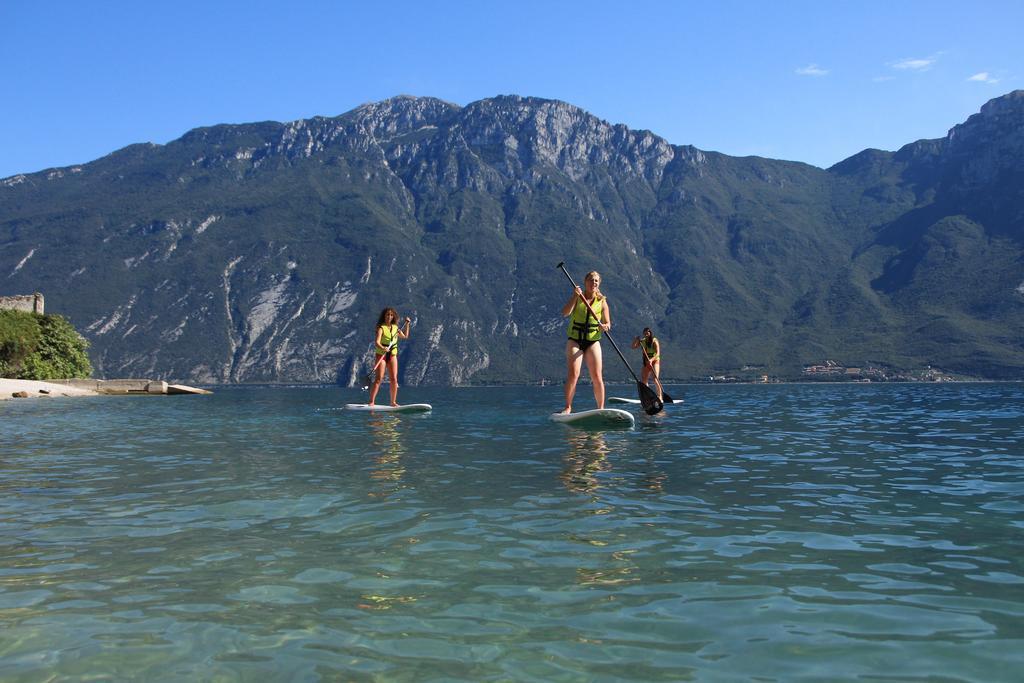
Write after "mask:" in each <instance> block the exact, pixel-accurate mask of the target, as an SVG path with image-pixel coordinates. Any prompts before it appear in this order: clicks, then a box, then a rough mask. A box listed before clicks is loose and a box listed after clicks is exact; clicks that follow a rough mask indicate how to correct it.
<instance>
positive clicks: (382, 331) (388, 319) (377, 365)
mask: <svg viewBox="0 0 1024 683" xmlns="http://www.w3.org/2000/svg"><path fill="white" fill-rule="evenodd" d="M411 323H412V319H411V318H409V317H408V316H406V318H405V329H402V328H400V327H399V326H398V313H397V312H395V309H393V308H391V307H388V308H385V309H384V310H383V311H381V312H380V318H379V319H378V320H377V337H376V339H374V345H375V349H374V352H375V357H374V363H373V369H374V376H373V386H371V387H370V405H371V406H372V405H373V404H374V401H375V400H376V399H377V392H378V391H379V390H380V383H381V382H382V381H383V380H384V370H385V368H386V369H387V373H388V376H389V377H390V378H391V405H393V406H397V405H398V340H399V339H408V338H409V325H410V324H411Z"/></svg>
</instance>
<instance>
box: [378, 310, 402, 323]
mask: <svg viewBox="0 0 1024 683" xmlns="http://www.w3.org/2000/svg"><path fill="white" fill-rule="evenodd" d="M388 313H390V314H391V315H393V316H395V324H396V325H397V324H398V311H396V310H395V309H393V308H391V307H390V306H388V307H387V308H385V309H384V310H383V311H381V312H380V317H379V318H377V327H383V326H384V325H387V324H388Z"/></svg>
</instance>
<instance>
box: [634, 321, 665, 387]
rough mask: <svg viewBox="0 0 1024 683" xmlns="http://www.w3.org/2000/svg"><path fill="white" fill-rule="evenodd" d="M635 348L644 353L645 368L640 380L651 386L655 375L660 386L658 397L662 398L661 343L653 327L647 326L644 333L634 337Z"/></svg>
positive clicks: (655, 379)
mask: <svg viewBox="0 0 1024 683" xmlns="http://www.w3.org/2000/svg"><path fill="white" fill-rule="evenodd" d="M633 348H634V349H641V351H640V353H641V354H642V355H643V361H644V369H643V370H641V371H640V381H641V382H643V383H644V384H646V385H648V386H650V382H651V377H652V375H653V377H654V383H655V386H657V387H658V398H659V399H662V400H664V399H663V398H662V390H661V380H660V379H659V378H660V377H661V344H660V343H659V342H658V338H657V337H655V336H654V333H653V332H651V328H649V327H645V328H644V331H643V335H642V336H640V337H633Z"/></svg>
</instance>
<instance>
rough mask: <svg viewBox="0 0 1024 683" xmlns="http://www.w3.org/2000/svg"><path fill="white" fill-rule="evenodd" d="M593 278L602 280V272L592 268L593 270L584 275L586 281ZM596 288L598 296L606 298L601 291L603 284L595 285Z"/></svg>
mask: <svg viewBox="0 0 1024 683" xmlns="http://www.w3.org/2000/svg"><path fill="white" fill-rule="evenodd" d="M592 278H597V280H598V282H600V280H601V273H599V272H597V271H596V270H592V271H590V272H589V273H587V274H586V275H584V276H583V281H584V282H586V281H587V280H590V279H592ZM594 290H595V291H596V293H597V296H598V298H604V294H602V293H601V286H600V284H598V285H597V286H595V287H594Z"/></svg>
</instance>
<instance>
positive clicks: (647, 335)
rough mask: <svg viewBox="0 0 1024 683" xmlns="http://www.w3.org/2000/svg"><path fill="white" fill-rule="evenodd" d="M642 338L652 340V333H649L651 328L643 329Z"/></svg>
mask: <svg viewBox="0 0 1024 683" xmlns="http://www.w3.org/2000/svg"><path fill="white" fill-rule="evenodd" d="M644 336H645V337H650V338H651V339H654V333H653V332H651V328H649V327H645V328H644Z"/></svg>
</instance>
